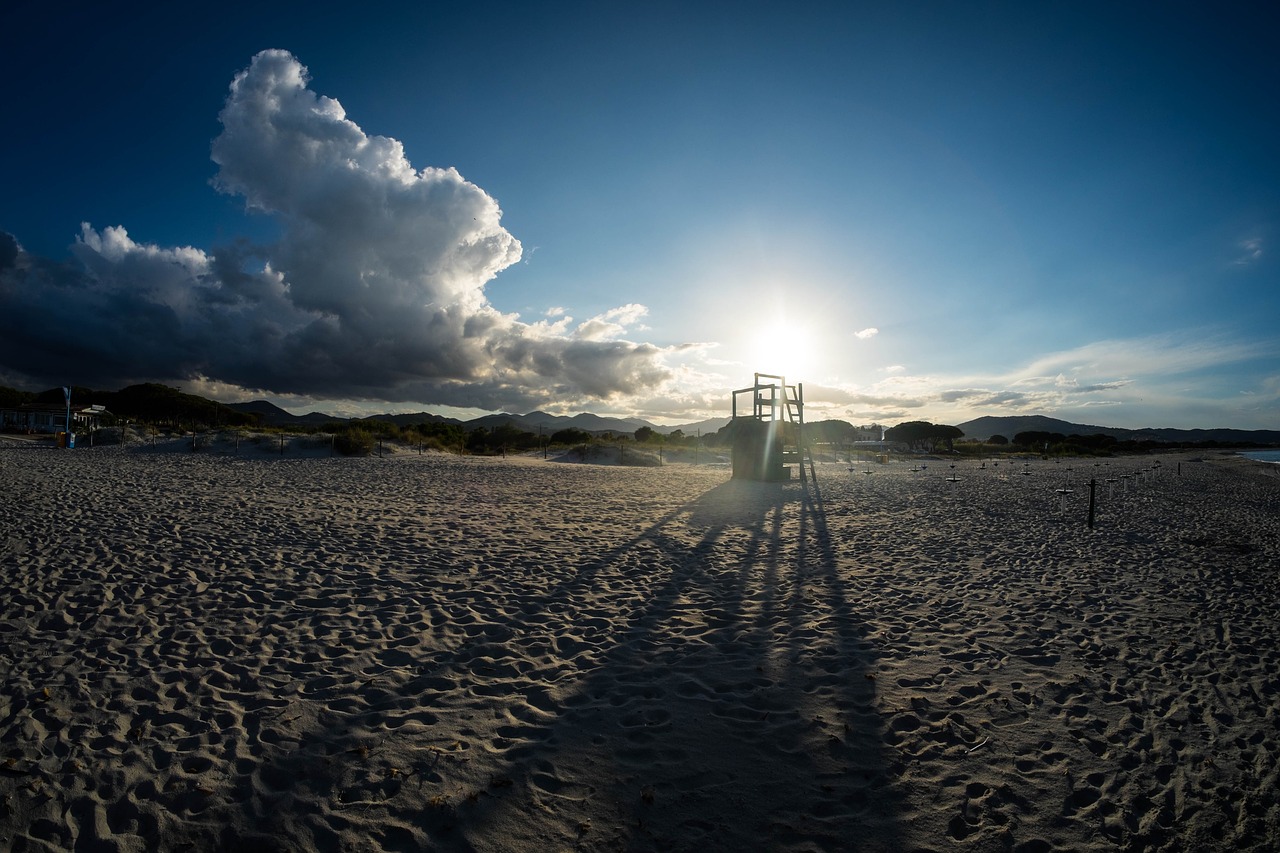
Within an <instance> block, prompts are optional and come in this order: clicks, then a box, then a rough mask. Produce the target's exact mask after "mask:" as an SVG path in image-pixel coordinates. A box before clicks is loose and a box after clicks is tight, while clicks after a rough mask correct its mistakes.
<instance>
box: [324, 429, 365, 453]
mask: <svg viewBox="0 0 1280 853" xmlns="http://www.w3.org/2000/svg"><path fill="white" fill-rule="evenodd" d="M375 443H376V439H375V438H374V437H373V435H372V434H371V433H370V432H369V431H368V430H366V429H363V428H361V427H352V428H351V429H348V430H346V431H345V432H340V433H338V434H337V435H335V436H334V438H333V446H334V447H335V448H337V451H338V452H339V453H341V454H342V455H343V456H368V455H369V454H370V453H372V452H373V447H374V444H375Z"/></svg>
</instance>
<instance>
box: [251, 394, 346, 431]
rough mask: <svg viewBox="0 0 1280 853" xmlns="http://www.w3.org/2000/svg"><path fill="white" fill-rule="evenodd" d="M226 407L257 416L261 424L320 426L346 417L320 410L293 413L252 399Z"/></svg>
mask: <svg viewBox="0 0 1280 853" xmlns="http://www.w3.org/2000/svg"><path fill="white" fill-rule="evenodd" d="M227 408H228V409H232V410H233V411H237V412H243V413H245V414H247V415H254V416H255V417H257V418H258V423H260V424H262V425H263V426H320V425H321V424H327V423H330V422H332V421H342V420H346V418H335V417H333V416H331V415H325V414H321V413H320V412H309V413H308V414H305V415H293V414H290V413H289V412H286V411H285V410H284V409H282V408H280V407H279V406H277V405H276V404H275V403H269V402H267V401H266V400H254V401H253V402H251V403H228V404H227Z"/></svg>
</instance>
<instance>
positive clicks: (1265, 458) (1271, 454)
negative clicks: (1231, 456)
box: [1240, 450, 1280, 465]
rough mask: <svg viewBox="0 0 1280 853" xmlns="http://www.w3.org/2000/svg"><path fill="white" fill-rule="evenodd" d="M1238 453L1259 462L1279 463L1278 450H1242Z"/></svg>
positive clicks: (1279, 452) (1279, 453)
mask: <svg viewBox="0 0 1280 853" xmlns="http://www.w3.org/2000/svg"><path fill="white" fill-rule="evenodd" d="M1240 455H1241V456H1244V457H1246V458H1248V459H1256V460H1258V461H1259V462H1271V463H1274V464H1276V465H1280V450H1242V451H1240Z"/></svg>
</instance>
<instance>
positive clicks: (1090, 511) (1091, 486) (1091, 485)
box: [1089, 477, 1098, 530]
mask: <svg viewBox="0 0 1280 853" xmlns="http://www.w3.org/2000/svg"><path fill="white" fill-rule="evenodd" d="M1097 485H1098V481H1097V480H1095V479H1093V478H1092V477H1091V478H1090V479H1089V529H1090V530H1092V529H1093V490H1094V487H1095V486H1097Z"/></svg>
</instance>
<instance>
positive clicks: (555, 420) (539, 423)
mask: <svg viewBox="0 0 1280 853" xmlns="http://www.w3.org/2000/svg"><path fill="white" fill-rule="evenodd" d="M227 408H229V409H234V410H235V411H237V412H244V413H246V414H251V415H255V416H257V417H258V419H259V421H260V422H261V423H262V424H263V425H264V426H320V425H322V424H327V423H333V422H334V421H342V422H345V421H351V420H366V421H384V422H387V423H393V424H396V425H397V426H408V425H410V424H420V423H444V424H458V425H460V426H461V427H462V428H463V429H465V430H467V431H468V432H470V431H471V430H473V429H479V428H481V427H483V428H485V429H493V428H494V427H497V426H502V425H503V424H510V425H511V426H514V427H515V428H516V429H520V430H524V431H525V432H538V431H539V430H541V431H542V432H544V433H546V434H548V435H550V434H551V433H553V432H559V431H560V430H562V429H580V430H583V431H584V432H589V433H591V434H592V435H603V434H604V433H607V432H611V433H615V434H622V433H626V434H630V433H634V432H635V431H636V430H638V429H640V428H641V427H649V428H650V429H652V430H653V431H654V432H658V433H662V434H663V435H668V434H670V433H672V432H674V431H675V430H677V429H679V430H681V431H682V432H684V434H685V435H697V434H698V433H699V432H702V433H713V432H715V431H716V430H718V429H720V428H721V427H723V426H724V425H725V424H727V423H728V422H729V418H710V419H708V420H704V421H697V422H695V423H690V424H680V425H677V426H658V425H657V424H652V423H649V422H648V421H646V420H642V419H641V418H609V417H602V416H601V415H593V414H591V413H590V412H582V413H580V414H577V415H573V416H567V415H551V414H547V413H546V412H530V413H529V414H527V415H516V414H510V413H507V412H499V413H498V414H493V415H483V416H482V417H478V418H473V419H472V420H469V421H461V420H458V419H457V418H446V417H443V416H441V415H433V414H431V413H429V412H413V413H409V414H400V415H370V416H368V417H365V418H340V417H335V416H333V415H326V414H322V413H320V412H310V413H308V414H305V415H294V414H290V413H289V412H286V411H285V410H284V409H282V408H280V407H279V406H277V405H275V404H274V403H269V402H267V401H266V400H255V401H253V402H251V403H229V404H227Z"/></svg>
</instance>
